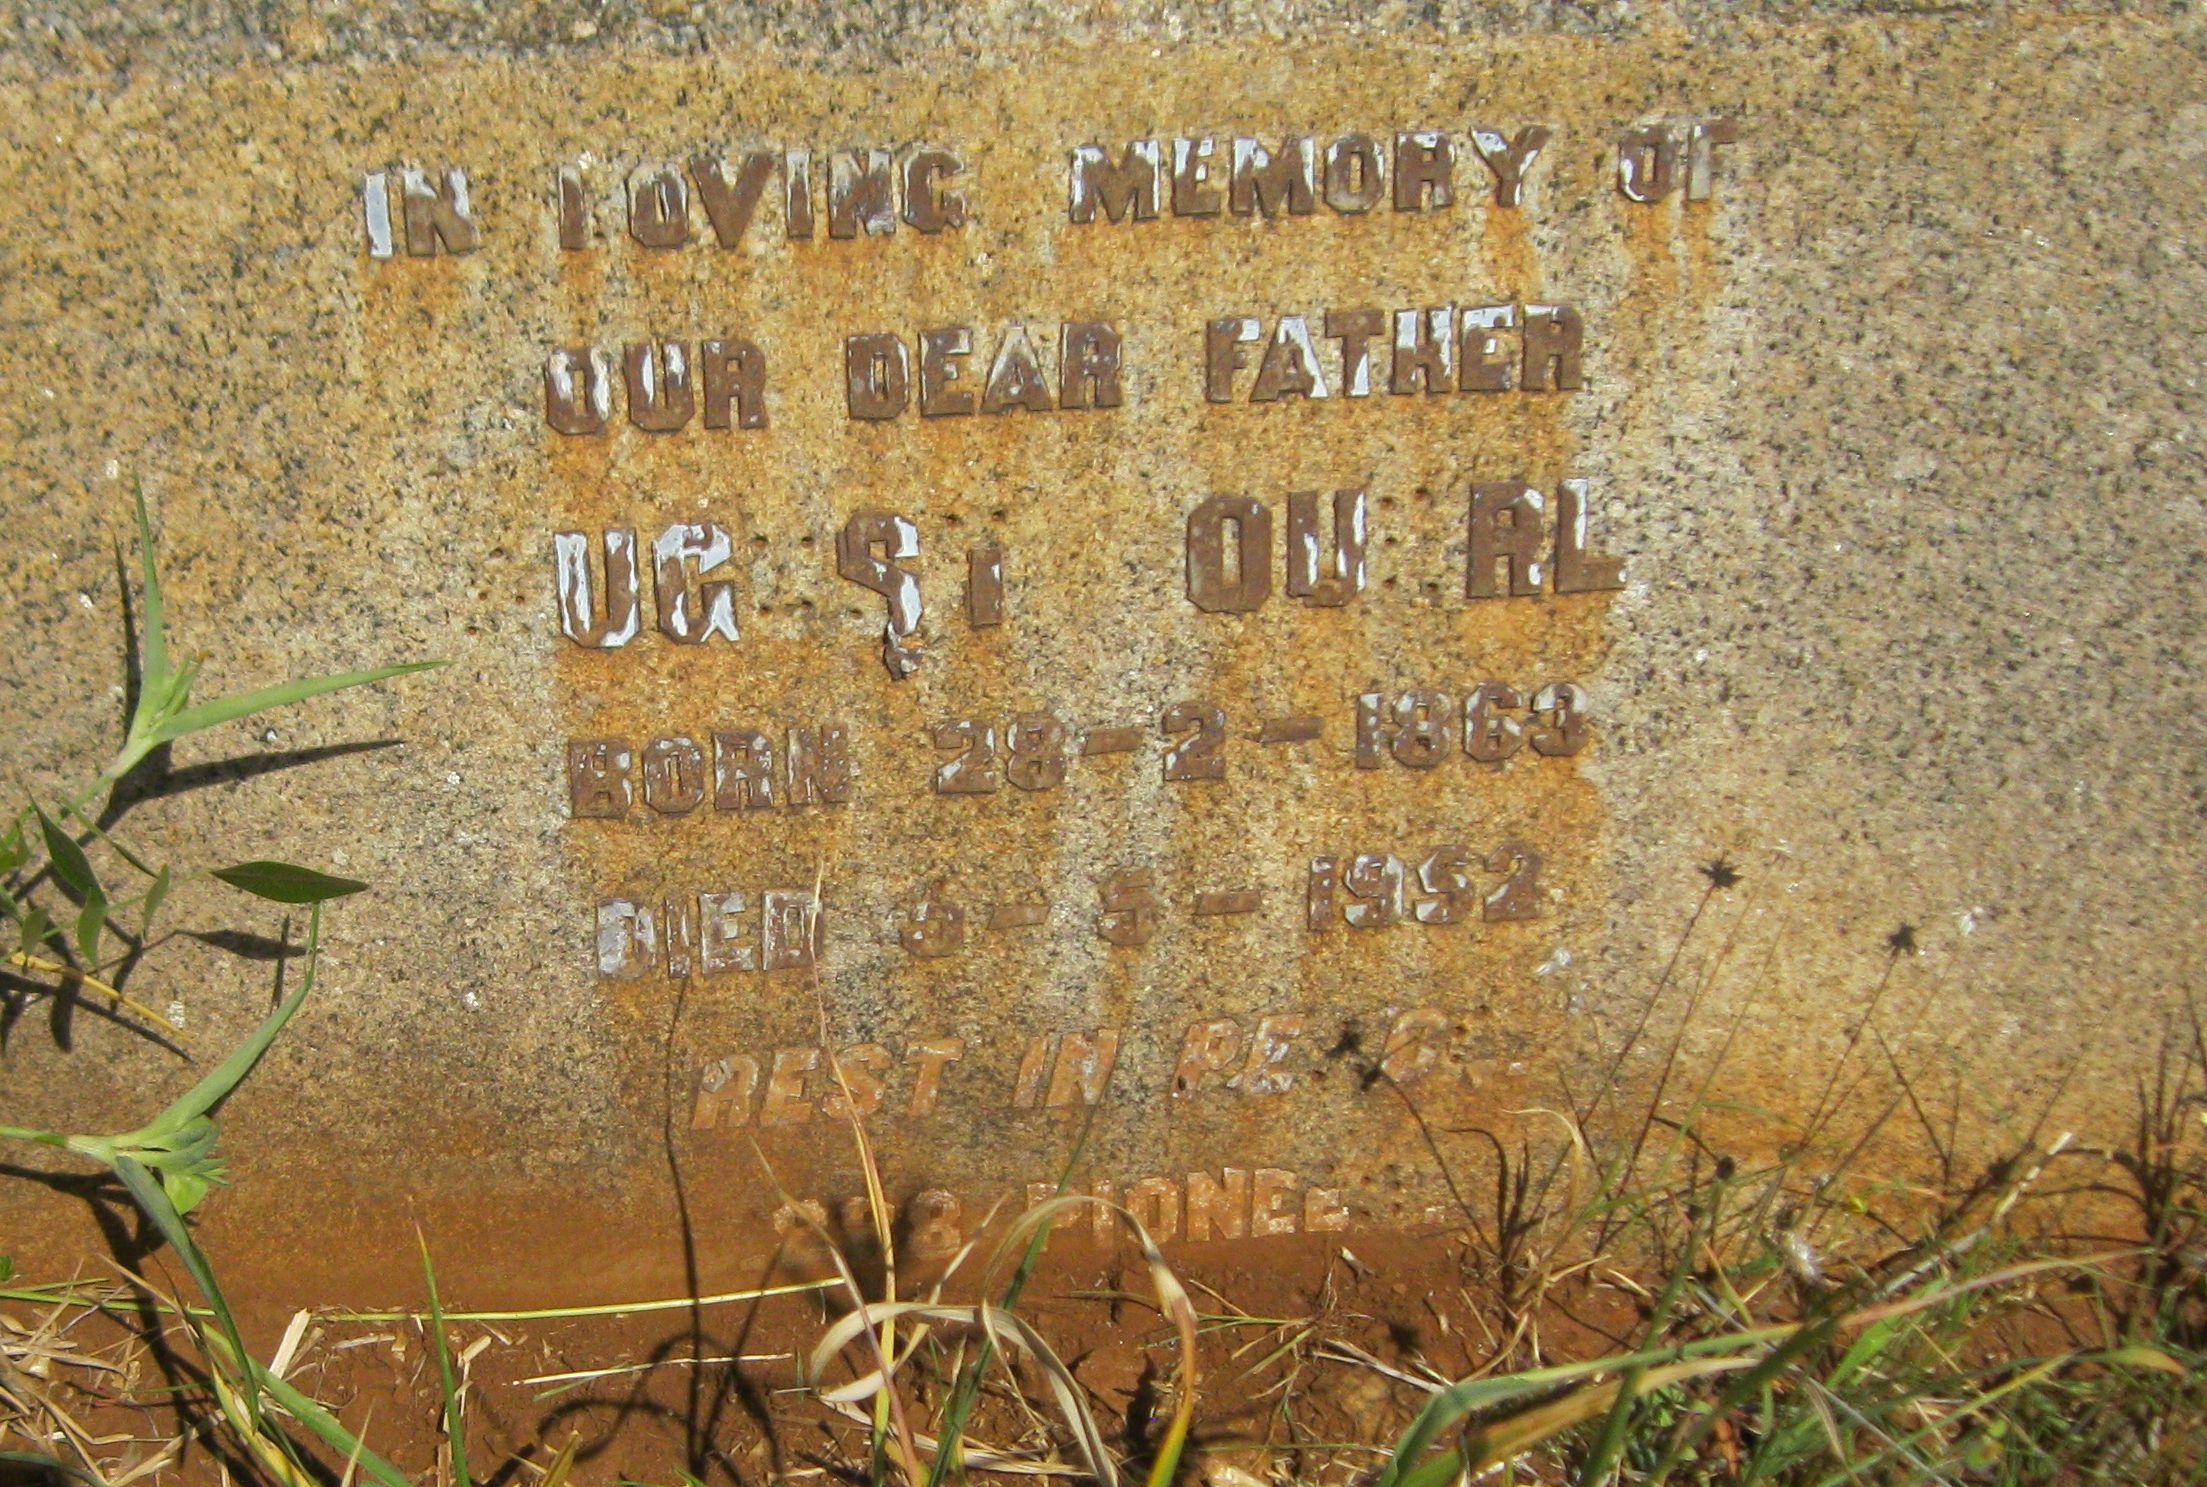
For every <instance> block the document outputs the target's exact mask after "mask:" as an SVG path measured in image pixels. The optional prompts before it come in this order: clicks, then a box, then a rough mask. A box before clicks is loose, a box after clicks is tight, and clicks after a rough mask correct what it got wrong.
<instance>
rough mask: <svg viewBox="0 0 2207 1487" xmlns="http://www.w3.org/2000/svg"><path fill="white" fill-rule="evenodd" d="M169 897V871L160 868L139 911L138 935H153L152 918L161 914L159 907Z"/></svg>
mask: <svg viewBox="0 0 2207 1487" xmlns="http://www.w3.org/2000/svg"><path fill="white" fill-rule="evenodd" d="M168 896H169V870H168V869H167V868H165V867H164V868H162V869H161V871H160V872H159V873H158V874H156V875H155V877H154V879H153V886H152V887H151V888H148V889H147V890H146V901H145V906H144V907H143V908H142V909H140V910H139V917H138V933H139V934H140V935H141V936H143V935H149V934H151V933H153V916H154V915H156V914H158V913H160V912H161V905H162V904H163V902H165V901H166V900H167V898H168Z"/></svg>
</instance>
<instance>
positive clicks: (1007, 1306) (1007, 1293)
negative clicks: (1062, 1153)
mask: <svg viewBox="0 0 2207 1487" xmlns="http://www.w3.org/2000/svg"><path fill="white" fill-rule="evenodd" d="M1095 1119H1096V1116H1095V1107H1093V1106H1091V1107H1090V1109H1089V1114H1088V1118H1087V1120H1085V1121H1083V1122H1082V1124H1081V1130H1080V1135H1079V1136H1078V1137H1077V1138H1075V1140H1074V1142H1073V1150H1072V1153H1071V1155H1069V1156H1067V1157H1066V1159H1065V1167H1064V1170H1062V1171H1061V1172H1059V1173H1058V1185H1057V1191H1056V1192H1055V1193H1053V1194H1051V1196H1052V1197H1053V1198H1062V1197H1064V1196H1065V1190H1066V1189H1067V1188H1068V1187H1069V1186H1071V1185H1072V1181H1073V1172H1074V1170H1075V1169H1076V1168H1077V1167H1079V1166H1080V1159H1081V1154H1082V1153H1083V1152H1084V1151H1086V1150H1087V1149H1088V1133H1089V1129H1090V1128H1091V1127H1092V1126H1093V1125H1094V1124H1095ZM1049 1238H1050V1225H1048V1224H1037V1225H1036V1226H1035V1231H1034V1233H1033V1234H1032V1235H1030V1236H1029V1237H1028V1239H1027V1248H1026V1250H1025V1252H1024V1253H1022V1254H1021V1255H1020V1257H1019V1264H1018V1265H1017V1266H1016V1267H1015V1268H1014V1269H1013V1271H1012V1274H1011V1279H1010V1280H1008V1281H1006V1282H1005V1283H1004V1297H1003V1300H1001V1301H999V1302H998V1303H997V1305H998V1306H1000V1307H1002V1308H1003V1309H1004V1310H1005V1311H1010V1310H1011V1309H1012V1308H1013V1307H1015V1306H1017V1305H1019V1293H1020V1292H1021V1291H1024V1290H1025V1289H1026V1288H1027V1277H1028V1276H1030V1275H1032V1274H1033V1273H1034V1268H1035V1266H1036V1265H1037V1264H1038V1263H1040V1261H1041V1259H1042V1248H1043V1246H1044V1245H1045V1244H1047V1243H1048V1242H1049ZM995 1352H996V1334H995V1333H993V1332H990V1331H987V1330H986V1329H984V1330H983V1331H982V1333H981V1344H980V1346H979V1347H978V1348H976V1349H975V1350H974V1355H973V1356H972V1357H971V1358H970V1359H968V1360H967V1361H966V1364H965V1366H964V1367H963V1368H961V1369H959V1370H958V1379H957V1382H956V1383H955V1384H954V1385H953V1386H952V1387H951V1393H950V1402H949V1403H948V1404H947V1405H946V1406H944V1409H943V1423H942V1428H941V1430H940V1431H938V1432H937V1434H938V1436H939V1437H940V1439H941V1441H942V1445H941V1446H940V1447H938V1448H937V1449H936V1452H935V1459H934V1460H933V1461H931V1462H929V1463H928V1466H927V1487H943V1484H944V1482H945V1480H946V1479H948V1478H950V1477H953V1476H955V1477H956V1478H957V1479H958V1480H960V1481H963V1480H964V1479H965V1434H966V1421H968V1420H969V1419H971V1418H972V1417H973V1407H974V1405H975V1404H977V1403H978V1402H979V1401H980V1398H981V1381H982V1379H983V1378H984V1377H985V1376H986V1374H987V1373H988V1366H989V1360H990V1358H992V1357H993V1356H994V1355H995Z"/></svg>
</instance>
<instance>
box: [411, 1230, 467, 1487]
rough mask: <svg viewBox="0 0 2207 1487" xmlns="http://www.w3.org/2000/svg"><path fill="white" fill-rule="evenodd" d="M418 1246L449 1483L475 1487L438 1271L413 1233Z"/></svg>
mask: <svg viewBox="0 0 2207 1487" xmlns="http://www.w3.org/2000/svg"><path fill="white" fill-rule="evenodd" d="M414 1241H415V1243H417V1244H419V1245H420V1246H421V1273H422V1279H423V1280H424V1281H426V1282H428V1285H429V1338H430V1341H431V1343H432V1344H433V1345H434V1346H435V1347H436V1350H437V1381H438V1383H439V1384H441V1385H442V1386H443V1388H444V1438H445V1440H446V1442H447V1443H448V1444H449V1445H450V1446H451V1447H452V1480H453V1482H454V1484H455V1487H474V1482H473V1480H472V1479H471V1478H470V1477H469V1476H468V1474H467V1436H466V1434H465V1427H464V1426H462V1424H461V1423H460V1391H459V1389H458V1388H457V1387H456V1386H455V1385H454V1384H453V1382H452V1350H451V1349H450V1348H449V1347H447V1346H446V1344H445V1340H444V1303H443V1302H442V1301H440V1300H438V1299H437V1270H436V1267H435V1266H433V1265H431V1264H430V1263H429V1241H428V1240H426V1239H424V1238H422V1236H421V1231H420V1230H418V1229H417V1230H416V1231H415V1232H414Z"/></svg>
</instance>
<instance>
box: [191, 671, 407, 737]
mask: <svg viewBox="0 0 2207 1487" xmlns="http://www.w3.org/2000/svg"><path fill="white" fill-rule="evenodd" d="M444 664H445V663H444V662H442V661H408V662H405V663H403V664H401V665H397V666H377V667H372V668H371V669H369V670H367V671H342V672H339V673H337V674H336V675H335V676H310V677H302V678H300V679H299V680H297V681H290V682H280V683H278V684H277V685H275V686H273V687H261V688H258V689H257V690H255V691H251V692H239V693H237V694H236V695H234V696H230V697H217V698H216V699H215V700H214V701H212V702H202V703H200V704H199V705H198V706H197V707H187V708H185V709H184V710H183V711H182V712H180V713H178V714H176V716H174V717H172V718H170V719H168V720H167V721H166V722H164V723H162V724H161V725H160V726H158V727H157V728H155V729H154V730H153V734H152V741H153V742H154V743H157V744H159V743H167V742H169V741H170V740H172V739H178V738H182V737H183V736H184V735H185V734H187V733H197V732H198V731H199V730H201V729H202V728H213V727H216V726H218V725H219V724H223V723H229V722H233V721H235V720H236V719H239V718H247V717H251V716H252V715H253V714H254V713H257V712H266V711H267V710H268V709H269V708H272V707H285V706H288V705H289V704H291V703H294V702H304V701H305V700H306V699H307V698H309V697H319V696H321V695H322V694H323V693H325V692H341V691H343V690H344V689H345V688H347V687H360V686H366V685H367V684H368V683H369V682H380V681H384V680H387V679H388V678H390V677H394V676H405V675H407V674H408V673H409V672H415V671H427V670H429V669H430V668H431V667H435V666H442V665H444Z"/></svg>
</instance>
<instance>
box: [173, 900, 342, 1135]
mask: <svg viewBox="0 0 2207 1487" xmlns="http://www.w3.org/2000/svg"><path fill="white" fill-rule="evenodd" d="M321 947H322V906H321V905H320V904H316V905H315V906H314V907H313V909H311V910H310V911H309V918H308V920H307V945H306V962H307V963H306V970H305V972H304V973H303V974H302V975H301V976H300V978H299V989H298V990H297V991H295V992H293V993H292V994H291V995H290V996H289V997H287V998H285V999H284V1003H283V1005H282V1006H280V1007H278V1008H277V1009H276V1010H275V1011H273V1012H271V1013H269V1014H268V1016H267V1017H266V1018H264V1019H262V1021H261V1025H260V1026H259V1027H257V1028H255V1029H254V1030H253V1035H252V1036H251V1037H249V1038H247V1039H246V1040H245V1041H244V1042H243V1043H240V1044H239V1045H238V1046H237V1047H236V1048H234V1049H232V1050H231V1052H230V1056H229V1057H228V1058H226V1059H224V1060H223V1061H222V1062H221V1063H219V1064H217V1065H215V1067H214V1068H212V1069H210V1070H209V1071H208V1072H207V1077H206V1078H204V1079H202V1080H200V1081H199V1083H197V1084H195V1085H193V1086H192V1087H191V1088H190V1089H189V1090H187V1091H186V1092H185V1093H184V1094H183V1095H182V1096H180V1097H179V1098H178V1099H177V1101H176V1103H174V1104H173V1105H171V1106H169V1108H168V1109H166V1110H164V1111H162V1112H161V1113H160V1114H159V1115H157V1116H155V1117H154V1118H153V1123H152V1124H151V1125H149V1126H147V1127H146V1128H145V1130H144V1131H142V1132H136V1133H133V1134H136V1135H160V1134H166V1133H168V1132H171V1131H175V1130H177V1129H179V1128H180V1127H182V1126H184V1125H186V1124H188V1123H190V1122H191V1121H193V1120H196V1119H197V1118H199V1117H200V1116H202V1115H205V1114H206V1113H207V1112H208V1111H209V1110H212V1109H213V1108H214V1107H215V1105H216V1104H217V1103H219V1102H220V1101H221V1099H222V1097H223V1096H224V1095H227V1094H228V1093H230V1091H231V1090H233V1089H236V1088H237V1087H238V1084H239V1082H240V1081H242V1080H243V1079H244V1078H245V1076H246V1075H247V1074H249V1073H251V1072H252V1069H253V1065H255V1064H257V1063H259V1062H260V1057H261V1055H262V1054H264V1053H266V1052H267V1051H268V1045H269V1044H271V1043H273V1042H275V1041H276V1034H278V1033H280V1032H282V1031H283V1029H284V1024H285V1023H287V1022H289V1021H290V1020H291V1014H292V1013H294V1012H296V1011H298V1010H299V1004H300V1003H301V1002H303V1001H305V1000H306V997H307V993H308V992H309V991H312V990H313V989H314V967H315V960H316V957H317V955H318V954H319V952H320V950H321Z"/></svg>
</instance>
